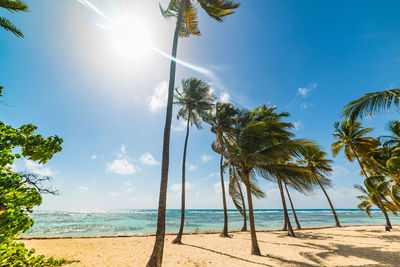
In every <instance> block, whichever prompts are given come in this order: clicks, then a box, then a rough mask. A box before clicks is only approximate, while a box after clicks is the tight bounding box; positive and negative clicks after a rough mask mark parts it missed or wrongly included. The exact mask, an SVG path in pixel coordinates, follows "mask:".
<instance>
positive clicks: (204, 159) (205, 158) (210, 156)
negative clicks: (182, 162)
mask: <svg viewBox="0 0 400 267" xmlns="http://www.w3.org/2000/svg"><path fill="white" fill-rule="evenodd" d="M212 158H213V156H212V155H208V154H204V155H203V156H201V160H202V161H203V162H204V163H205V162H209V161H210V160H212Z"/></svg>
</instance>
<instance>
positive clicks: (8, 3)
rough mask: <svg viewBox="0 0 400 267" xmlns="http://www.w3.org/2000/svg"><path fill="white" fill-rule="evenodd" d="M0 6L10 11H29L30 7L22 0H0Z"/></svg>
mask: <svg viewBox="0 0 400 267" xmlns="http://www.w3.org/2000/svg"><path fill="white" fill-rule="evenodd" d="M0 7H2V8H5V9H7V10H8V11H11V12H14V11H25V12H27V11H29V7H28V5H27V4H25V3H24V2H23V1H21V0H0Z"/></svg>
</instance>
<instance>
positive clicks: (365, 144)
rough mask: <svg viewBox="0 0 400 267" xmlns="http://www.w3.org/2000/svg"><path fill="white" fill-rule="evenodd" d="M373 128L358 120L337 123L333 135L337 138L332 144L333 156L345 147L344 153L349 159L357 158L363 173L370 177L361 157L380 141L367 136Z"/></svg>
mask: <svg viewBox="0 0 400 267" xmlns="http://www.w3.org/2000/svg"><path fill="white" fill-rule="evenodd" d="M372 130H373V128H362V126H361V123H360V122H358V121H354V122H352V121H343V122H342V123H339V122H336V123H335V133H334V134H333V137H334V138H335V139H336V140H337V141H336V142H335V143H333V144H332V146H331V150H332V154H333V156H337V155H338V154H339V153H340V151H341V150H342V149H343V148H344V155H345V157H346V158H347V159H348V160H349V161H353V160H354V159H356V160H357V162H358V165H359V166H360V168H361V171H362V173H363V174H364V176H365V177H366V178H368V175H367V173H366V172H365V169H364V167H363V165H362V164H361V157H362V156H365V155H367V154H369V153H370V152H371V151H372V149H374V148H375V147H377V146H378V145H379V144H380V142H379V141H378V140H376V139H374V138H372V137H365V134H367V133H370V132H372Z"/></svg>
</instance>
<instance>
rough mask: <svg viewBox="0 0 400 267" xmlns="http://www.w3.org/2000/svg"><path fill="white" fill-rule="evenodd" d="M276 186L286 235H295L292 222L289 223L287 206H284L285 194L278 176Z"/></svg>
mask: <svg viewBox="0 0 400 267" xmlns="http://www.w3.org/2000/svg"><path fill="white" fill-rule="evenodd" d="M278 186H279V192H280V193H281V200H282V206H283V213H284V215H285V226H287V229H288V235H289V236H293V237H295V236H296V235H295V234H294V231H293V228H292V224H291V223H290V219H289V213H288V211H287V207H286V200H285V195H284V192H283V186H282V180H281V179H280V178H278Z"/></svg>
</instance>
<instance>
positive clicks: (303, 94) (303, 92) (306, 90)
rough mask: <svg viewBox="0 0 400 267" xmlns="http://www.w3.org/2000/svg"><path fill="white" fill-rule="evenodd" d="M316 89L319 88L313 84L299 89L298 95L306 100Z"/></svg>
mask: <svg viewBox="0 0 400 267" xmlns="http://www.w3.org/2000/svg"><path fill="white" fill-rule="evenodd" d="M315 88H317V84H316V83H312V84H310V85H308V86H307V87H300V88H298V89H297V95H298V96H301V97H304V98H306V97H307V96H308V95H309V94H310V92H311V91H312V90H314V89H315Z"/></svg>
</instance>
